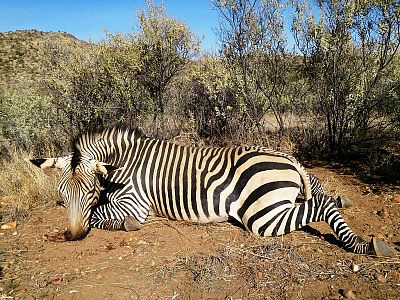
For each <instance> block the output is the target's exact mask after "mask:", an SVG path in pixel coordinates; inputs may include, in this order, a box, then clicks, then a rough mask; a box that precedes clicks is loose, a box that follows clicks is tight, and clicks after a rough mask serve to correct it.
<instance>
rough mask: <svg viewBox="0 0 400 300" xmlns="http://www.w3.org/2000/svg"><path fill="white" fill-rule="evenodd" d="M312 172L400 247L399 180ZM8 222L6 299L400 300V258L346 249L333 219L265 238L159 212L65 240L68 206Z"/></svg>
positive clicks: (359, 226)
mask: <svg viewBox="0 0 400 300" xmlns="http://www.w3.org/2000/svg"><path fill="white" fill-rule="evenodd" d="M311 171H312V172H313V173H315V174H316V175H317V176H318V177H319V178H320V180H321V181H322V182H323V184H324V186H325V188H326V190H327V191H329V193H330V194H333V195H339V194H341V195H345V196H347V197H348V198H349V199H351V200H352V202H353V204H354V206H353V207H351V208H350V209H347V210H343V211H342V212H343V215H344V217H345V219H346V220H347V222H348V224H349V225H350V226H351V228H352V229H353V230H354V231H355V232H356V233H358V234H360V235H361V236H363V237H364V238H367V239H369V238H370V236H376V237H379V238H381V239H384V240H385V241H386V242H387V243H388V244H389V245H390V246H391V247H392V248H393V249H396V250H397V251H399V250H400V224H399V220H400V195H399V194H400V191H399V190H396V187H394V188H387V187H383V186H372V185H367V184H365V183H363V182H361V181H360V180H359V179H357V178H355V177H354V176H352V175H346V174H344V173H345V172H343V171H333V170H330V169H327V168H322V167H319V168H314V169H312V170H311ZM397 188H398V187H397ZM11 201H12V199H10V197H8V198H7V199H2V201H1V205H2V207H6V206H7V205H11V204H10V202H11ZM9 225H10V226H9V227H10V228H8V229H2V230H1V231H0V234H1V236H0V249H1V272H0V299H342V298H349V299H400V257H399V255H397V256H396V257H394V258H377V257H371V256H362V255H355V254H352V253H348V252H346V251H345V250H344V249H342V248H341V247H340V245H339V244H338V243H337V239H336V237H335V236H334V235H333V232H332V231H331V229H330V228H329V226H328V225H326V224H325V223H313V224H311V225H310V226H307V227H306V228H305V229H304V230H302V231H297V232H293V233H291V234H289V235H286V236H284V237H281V238H258V237H256V236H254V235H252V234H251V233H248V232H245V231H243V230H242V229H240V228H238V227H235V226H233V225H231V224H228V223H221V224H210V225H197V224H188V223H183V222H176V221H168V220H165V219H161V218H153V219H151V220H149V221H148V222H147V223H146V224H145V226H144V227H143V228H142V229H141V230H140V231H137V232H107V231H102V230H92V231H91V232H90V233H89V235H88V236H87V237H86V238H85V239H84V240H82V241H78V242H66V241H65V240H64V239H63V236H62V232H63V230H64V228H65V227H66V211H65V209H64V208H63V207H60V206H53V207H50V208H46V209H37V210H35V211H33V212H32V213H31V216H30V218H29V219H28V220H27V222H26V223H22V224H18V223H17V224H9ZM14 225H16V227H15V228H14ZM6 227H7V226H6ZM398 253H399V252H398Z"/></svg>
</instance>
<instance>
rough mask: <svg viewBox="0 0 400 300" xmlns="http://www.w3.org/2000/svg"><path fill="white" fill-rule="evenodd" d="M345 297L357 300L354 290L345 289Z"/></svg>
mask: <svg viewBox="0 0 400 300" xmlns="http://www.w3.org/2000/svg"><path fill="white" fill-rule="evenodd" d="M343 296H344V297H345V298H348V299H357V297H356V295H355V294H354V292H353V290H350V289H345V290H343Z"/></svg>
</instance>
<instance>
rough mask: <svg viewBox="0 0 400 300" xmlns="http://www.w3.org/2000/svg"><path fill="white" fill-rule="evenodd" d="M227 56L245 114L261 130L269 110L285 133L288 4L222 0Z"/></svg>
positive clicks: (270, 0)
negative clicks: (235, 75) (240, 90)
mask: <svg viewBox="0 0 400 300" xmlns="http://www.w3.org/2000/svg"><path fill="white" fill-rule="evenodd" d="M214 5H215V7H216V8H217V10H218V12H219V15H220V19H221V22H220V27H219V30H218V34H219V39H220V41H221V42H222V45H223V53H222V54H223V56H224V58H225V59H226V60H227V62H228V64H229V66H230V67H231V70H232V71H233V73H235V74H237V75H238V76H239V78H238V80H237V84H238V85H239V86H243V100H244V106H245V109H244V113H245V114H246V115H247V117H248V121H250V123H252V125H256V126H257V127H260V125H261V123H260V122H261V119H262V118H263V117H264V115H265V113H266V112H267V111H268V110H271V111H272V112H273V114H274V116H275V119H276V121H277V123H278V127H279V129H280V130H283V129H284V127H285V125H284V120H283V114H284V112H285V105H286V103H285V99H286V98H287V97H286V95H285V89H286V88H287V86H288V80H287V78H288V76H289V68H288V65H289V62H288V58H287V55H286V54H287V53H286V52H287V50H286V38H285V34H284V19H283V12H284V10H285V7H286V2H284V1H277V0H252V1H245V0H218V1H215V2H214Z"/></svg>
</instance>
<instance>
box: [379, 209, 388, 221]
mask: <svg viewBox="0 0 400 300" xmlns="http://www.w3.org/2000/svg"><path fill="white" fill-rule="evenodd" d="M378 216H380V217H382V218H385V219H386V218H388V217H389V211H388V209H387V208H386V207H384V208H382V210H380V211H378Z"/></svg>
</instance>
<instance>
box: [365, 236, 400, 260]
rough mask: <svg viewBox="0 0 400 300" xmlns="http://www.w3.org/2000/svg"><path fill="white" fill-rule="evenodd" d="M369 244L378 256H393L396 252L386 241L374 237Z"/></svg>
mask: <svg viewBox="0 0 400 300" xmlns="http://www.w3.org/2000/svg"><path fill="white" fill-rule="evenodd" d="M371 246H372V250H373V252H375V253H374V254H375V255H376V256H378V257H393V256H395V255H396V252H395V251H394V250H393V249H392V248H390V247H389V246H388V245H386V243H385V242H384V241H382V240H380V239H377V238H376V237H373V238H372V241H371Z"/></svg>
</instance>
